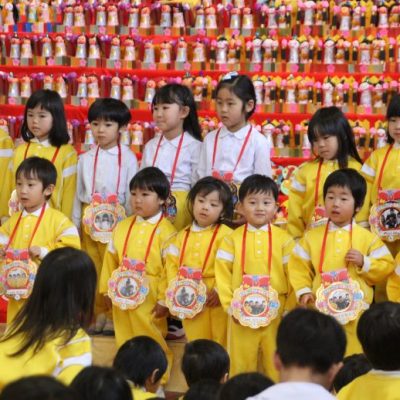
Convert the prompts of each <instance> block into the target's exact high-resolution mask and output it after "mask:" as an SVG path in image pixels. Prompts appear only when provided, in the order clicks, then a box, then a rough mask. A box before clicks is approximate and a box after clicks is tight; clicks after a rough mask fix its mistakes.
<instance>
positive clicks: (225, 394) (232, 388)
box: [218, 372, 274, 400]
mask: <svg viewBox="0 0 400 400" xmlns="http://www.w3.org/2000/svg"><path fill="white" fill-rule="evenodd" d="M273 384H274V382H273V381H272V380H271V379H269V378H267V377H266V376H265V375H262V374H260V373H258V372H247V373H243V374H239V375H236V376H234V377H233V378H230V379H229V380H228V381H227V382H226V383H224V385H222V388H221V390H220V392H219V397H218V399H219V400H246V399H247V398H248V397H251V396H255V395H256V394H258V393H261V392H262V391H263V390H265V389H267V388H269V387H270V386H272V385H273Z"/></svg>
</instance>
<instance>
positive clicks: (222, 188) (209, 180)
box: [187, 176, 233, 222]
mask: <svg viewBox="0 0 400 400" xmlns="http://www.w3.org/2000/svg"><path fill="white" fill-rule="evenodd" d="M213 191H217V192H218V195H219V200H220V201H221V203H222V213H221V216H220V220H221V222H222V221H224V220H227V221H230V220H231V219H232V215H233V200H232V193H231V190H230V189H229V186H228V185H227V184H226V183H225V182H224V181H222V180H221V179H217V178H214V177H212V176H206V177H204V178H201V179H199V180H198V181H197V182H196V183H195V185H194V186H193V187H192V188H191V189H190V192H189V194H188V197H187V207H188V210H189V212H190V214H191V216H192V218H194V216H193V205H194V200H195V198H196V196H197V195H200V196H207V195H208V194H210V193H211V192H213Z"/></svg>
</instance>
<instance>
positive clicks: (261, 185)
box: [239, 174, 279, 202]
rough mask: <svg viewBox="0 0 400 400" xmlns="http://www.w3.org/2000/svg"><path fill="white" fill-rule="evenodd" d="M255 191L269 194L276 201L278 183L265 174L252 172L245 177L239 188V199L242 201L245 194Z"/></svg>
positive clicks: (254, 192)
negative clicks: (252, 173)
mask: <svg viewBox="0 0 400 400" xmlns="http://www.w3.org/2000/svg"><path fill="white" fill-rule="evenodd" d="M256 193H268V194H271V195H272V196H273V197H274V200H275V201H278V194H279V189H278V185H277V184H276V183H275V182H274V181H273V180H272V179H271V178H270V177H268V176H266V175H260V174H254V175H250V176H248V177H247V178H245V180H244V181H243V182H242V184H241V185H240V188H239V200H240V201H241V202H243V200H244V199H245V198H246V197H247V196H249V195H250V194H256Z"/></svg>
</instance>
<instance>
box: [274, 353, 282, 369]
mask: <svg viewBox="0 0 400 400" xmlns="http://www.w3.org/2000/svg"><path fill="white" fill-rule="evenodd" d="M274 366H275V368H276V370H277V371H280V370H281V369H282V361H281V358H280V357H279V354H278V353H275V354H274Z"/></svg>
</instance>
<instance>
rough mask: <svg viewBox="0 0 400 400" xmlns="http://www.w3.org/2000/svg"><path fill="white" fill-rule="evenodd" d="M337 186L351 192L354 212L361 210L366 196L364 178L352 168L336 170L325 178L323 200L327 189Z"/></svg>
mask: <svg viewBox="0 0 400 400" xmlns="http://www.w3.org/2000/svg"><path fill="white" fill-rule="evenodd" d="M333 186H338V187H342V188H347V189H349V190H350V191H351V194H352V196H353V198H354V211H355V209H357V208H361V207H362V205H363V204H364V200H365V195H366V194H367V183H366V181H365V179H364V177H363V176H362V175H361V174H360V173H359V172H357V171H356V170H355V169H353V168H343V169H338V170H336V171H334V172H332V173H331V174H329V176H328V177H327V178H326V181H325V183H324V199H325V197H326V194H327V193H328V190H329V188H331V187H333Z"/></svg>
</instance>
